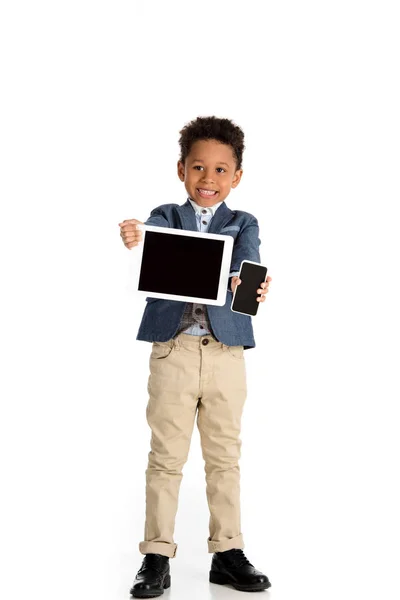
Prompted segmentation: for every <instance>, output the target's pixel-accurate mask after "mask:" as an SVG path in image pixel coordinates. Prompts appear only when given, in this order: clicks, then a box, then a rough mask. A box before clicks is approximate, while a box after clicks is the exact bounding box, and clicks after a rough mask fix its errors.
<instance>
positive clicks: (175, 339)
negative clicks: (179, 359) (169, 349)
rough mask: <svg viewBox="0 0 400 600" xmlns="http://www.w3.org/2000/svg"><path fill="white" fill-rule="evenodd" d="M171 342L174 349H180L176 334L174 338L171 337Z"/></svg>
mask: <svg viewBox="0 0 400 600" xmlns="http://www.w3.org/2000/svg"><path fill="white" fill-rule="evenodd" d="M173 342H174V346H173V347H174V349H175V350H180V340H178V336H176V337H175V338H173Z"/></svg>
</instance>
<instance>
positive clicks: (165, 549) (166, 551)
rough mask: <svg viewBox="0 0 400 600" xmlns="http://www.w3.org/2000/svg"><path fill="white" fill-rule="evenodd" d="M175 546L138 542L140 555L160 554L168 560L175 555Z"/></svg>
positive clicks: (163, 543)
mask: <svg viewBox="0 0 400 600" xmlns="http://www.w3.org/2000/svg"><path fill="white" fill-rule="evenodd" d="M176 549H177V544H167V543H166V542H140V544H139V551H140V552H141V553H142V554H162V555H163V556H168V557H169V558H174V557H175V555H176Z"/></svg>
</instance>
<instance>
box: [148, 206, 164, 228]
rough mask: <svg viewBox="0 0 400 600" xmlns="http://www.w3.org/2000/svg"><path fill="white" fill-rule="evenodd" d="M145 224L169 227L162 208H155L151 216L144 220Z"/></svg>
mask: <svg viewBox="0 0 400 600" xmlns="http://www.w3.org/2000/svg"><path fill="white" fill-rule="evenodd" d="M144 225H155V226H156V227H169V223H168V220H167V218H166V217H165V215H163V212H162V210H161V209H160V208H153V210H152V211H151V213H150V217H149V218H148V219H147V221H145V222H144Z"/></svg>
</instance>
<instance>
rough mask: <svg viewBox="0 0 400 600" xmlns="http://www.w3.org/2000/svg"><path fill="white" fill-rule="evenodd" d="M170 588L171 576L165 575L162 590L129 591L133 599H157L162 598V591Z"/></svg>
mask: <svg viewBox="0 0 400 600" xmlns="http://www.w3.org/2000/svg"><path fill="white" fill-rule="evenodd" d="M169 587H171V575H167V576H166V578H165V581H164V584H163V588H164V589H162V590H133V589H131V591H130V594H131V596H133V598H158V596H162V594H163V593H164V590H166V589H167V588H169Z"/></svg>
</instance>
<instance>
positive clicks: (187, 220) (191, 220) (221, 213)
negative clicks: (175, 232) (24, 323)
mask: <svg viewBox="0 0 400 600" xmlns="http://www.w3.org/2000/svg"><path fill="white" fill-rule="evenodd" d="M176 210H177V212H178V214H179V216H180V219H181V223H182V229H188V230H189V231H197V222H196V215H195V212H194V210H193V207H192V205H191V204H190V202H189V200H186V202H185V204H182V206H178V208H177V209H176ZM232 214H233V213H232V211H231V210H230V208H228V207H227V205H226V204H225V202H223V203H222V204H221V206H219V207H218V209H217V211H216V213H215V215H214V216H213V218H212V219H211V222H210V227H209V229H208V232H207V233H219V232H220V231H221V229H222V228H223V227H225V225H226V224H227V223H229V221H230V220H231V218H232Z"/></svg>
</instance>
